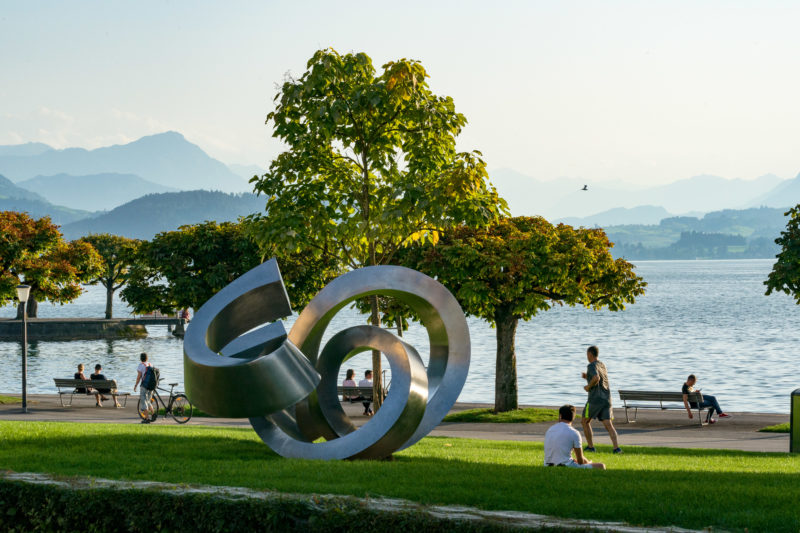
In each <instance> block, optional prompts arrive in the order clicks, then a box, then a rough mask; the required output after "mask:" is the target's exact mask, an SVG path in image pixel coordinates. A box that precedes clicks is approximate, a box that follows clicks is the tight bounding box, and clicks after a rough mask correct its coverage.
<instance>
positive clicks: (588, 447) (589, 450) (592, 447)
mask: <svg viewBox="0 0 800 533" xmlns="http://www.w3.org/2000/svg"><path fill="white" fill-rule="evenodd" d="M583 451H584V452H596V451H597V450H595V449H594V446H587V447H586V448H584V449H583Z"/></svg>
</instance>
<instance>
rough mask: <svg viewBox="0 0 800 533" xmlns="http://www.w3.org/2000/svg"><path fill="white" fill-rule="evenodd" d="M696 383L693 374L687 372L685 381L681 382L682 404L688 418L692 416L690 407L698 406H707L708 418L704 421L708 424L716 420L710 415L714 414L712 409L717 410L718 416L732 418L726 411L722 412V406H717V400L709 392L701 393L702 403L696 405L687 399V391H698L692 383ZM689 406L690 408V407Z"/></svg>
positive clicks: (695, 407)
mask: <svg viewBox="0 0 800 533" xmlns="http://www.w3.org/2000/svg"><path fill="white" fill-rule="evenodd" d="M695 383H697V377H696V376H695V375H694V374H689V377H688V378H687V379H686V383H684V384H683V388H682V389H681V391H682V392H683V406H684V407H686V412H687V413H689V418H694V415H693V414H692V409H698V408H700V407H708V408H709V409H708V418H707V419H706V421H707V422H708V423H709V424H713V423H714V422H716V420H714V419H713V418H711V415H713V414H714V411H716V412H717V414H718V415H719V417H720V418H732V415H729V414H728V413H723V412H722V408H721V407H720V406H719V402H718V401H717V398H716V396H711V395H710V394H703V403H701V404H700V405H699V407H698V405H697V402H690V401H689V393H690V392H700V389H697V390H695V388H694V385H695ZM690 407H691V408H690Z"/></svg>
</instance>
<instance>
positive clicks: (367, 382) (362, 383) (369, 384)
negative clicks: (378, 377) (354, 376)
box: [358, 379, 372, 387]
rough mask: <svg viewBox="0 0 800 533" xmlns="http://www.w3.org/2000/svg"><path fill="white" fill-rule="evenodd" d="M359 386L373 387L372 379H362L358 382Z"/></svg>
mask: <svg viewBox="0 0 800 533" xmlns="http://www.w3.org/2000/svg"><path fill="white" fill-rule="evenodd" d="M358 386H359V387H372V380H371V379H362V380H361V381H359V382H358Z"/></svg>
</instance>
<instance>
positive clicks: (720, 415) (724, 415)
mask: <svg viewBox="0 0 800 533" xmlns="http://www.w3.org/2000/svg"><path fill="white" fill-rule="evenodd" d="M719 417H720V418H733V415H729V414H728V413H720V414H719Z"/></svg>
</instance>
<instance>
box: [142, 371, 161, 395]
mask: <svg viewBox="0 0 800 533" xmlns="http://www.w3.org/2000/svg"><path fill="white" fill-rule="evenodd" d="M159 374H160V372H159V370H158V369H157V368H156V367H154V366H153V365H150V366H148V367H147V370H146V371H145V373H144V377H143V378H142V387H144V388H145V389H147V390H155V388H156V385H158V377H159Z"/></svg>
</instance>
